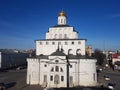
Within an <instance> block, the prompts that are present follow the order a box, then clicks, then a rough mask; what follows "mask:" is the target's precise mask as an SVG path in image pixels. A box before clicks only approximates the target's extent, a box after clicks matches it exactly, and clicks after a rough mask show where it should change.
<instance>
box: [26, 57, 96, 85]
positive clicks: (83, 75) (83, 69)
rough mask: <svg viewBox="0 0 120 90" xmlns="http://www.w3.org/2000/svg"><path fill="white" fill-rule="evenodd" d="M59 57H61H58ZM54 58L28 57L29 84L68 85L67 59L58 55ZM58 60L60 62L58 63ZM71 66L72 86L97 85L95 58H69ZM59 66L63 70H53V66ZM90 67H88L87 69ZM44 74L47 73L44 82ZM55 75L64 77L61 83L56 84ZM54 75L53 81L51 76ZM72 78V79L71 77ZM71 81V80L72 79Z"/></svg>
mask: <svg viewBox="0 0 120 90" xmlns="http://www.w3.org/2000/svg"><path fill="white" fill-rule="evenodd" d="M58 57H59V58H58ZM58 57H56V58H54V57H53V58H54V59H50V60H48V59H27V62H28V69H27V84H40V85H42V86H43V87H46V86H47V87H66V85H67V75H66V74H67V67H66V65H67V63H66V59H64V58H63V59H61V58H60V56H58ZM56 60H58V61H59V62H58V63H56ZM69 61H70V64H71V67H69V77H72V83H69V84H70V87H73V86H78V85H81V86H95V85H96V84H97V74H96V60H94V59H79V60H78V59H69ZM56 66H58V67H59V70H60V69H61V68H62V69H63V71H62V72H61V71H59V72H55V71H51V70H52V68H54V69H53V70H55V67H56ZM87 68H88V69H87ZM44 75H46V77H47V80H46V82H44ZM55 75H58V76H59V79H60V80H61V76H63V77H64V80H63V81H60V82H59V84H55V82H54V77H55ZM51 76H52V77H53V80H52V81H51V79H50V77H51ZM69 80H70V79H69ZM70 82H71V80H70Z"/></svg>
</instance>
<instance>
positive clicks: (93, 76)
mask: <svg viewBox="0 0 120 90" xmlns="http://www.w3.org/2000/svg"><path fill="white" fill-rule="evenodd" d="M93 80H94V81H95V73H93Z"/></svg>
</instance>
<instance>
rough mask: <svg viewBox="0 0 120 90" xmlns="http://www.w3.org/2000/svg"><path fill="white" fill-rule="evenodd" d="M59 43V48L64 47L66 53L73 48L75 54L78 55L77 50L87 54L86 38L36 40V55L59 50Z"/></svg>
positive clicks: (48, 53)
mask: <svg viewBox="0 0 120 90" xmlns="http://www.w3.org/2000/svg"><path fill="white" fill-rule="evenodd" d="M53 42H54V44H53ZM58 43H59V48H62V49H63V50H64V53H65V54H68V51H69V50H70V49H71V51H72V53H73V55H76V52H77V50H80V51H81V55H85V40H53V41H51V40H46V41H44V40H41V41H40V40H38V41H36V55H40V54H43V55H50V54H51V53H53V52H55V51H56V50H57V48H58ZM72 43H74V44H72Z"/></svg>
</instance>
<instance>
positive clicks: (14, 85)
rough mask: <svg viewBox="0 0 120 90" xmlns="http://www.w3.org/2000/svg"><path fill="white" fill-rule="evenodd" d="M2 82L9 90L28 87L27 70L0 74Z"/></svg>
mask: <svg viewBox="0 0 120 90" xmlns="http://www.w3.org/2000/svg"><path fill="white" fill-rule="evenodd" d="M0 82H3V83H5V85H6V87H7V90H19V89H20V88H22V87H24V86H26V70H25V69H23V70H18V71H16V70H9V71H6V72H0Z"/></svg>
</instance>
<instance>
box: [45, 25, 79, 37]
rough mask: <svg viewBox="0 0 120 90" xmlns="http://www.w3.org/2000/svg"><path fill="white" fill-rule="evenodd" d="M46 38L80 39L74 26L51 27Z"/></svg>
mask: <svg viewBox="0 0 120 90" xmlns="http://www.w3.org/2000/svg"><path fill="white" fill-rule="evenodd" d="M46 39H78V33H77V32H75V31H74V28H73V27H53V28H52V27H51V28H49V32H47V33H46Z"/></svg>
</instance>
